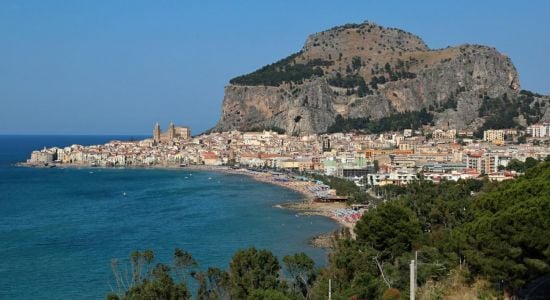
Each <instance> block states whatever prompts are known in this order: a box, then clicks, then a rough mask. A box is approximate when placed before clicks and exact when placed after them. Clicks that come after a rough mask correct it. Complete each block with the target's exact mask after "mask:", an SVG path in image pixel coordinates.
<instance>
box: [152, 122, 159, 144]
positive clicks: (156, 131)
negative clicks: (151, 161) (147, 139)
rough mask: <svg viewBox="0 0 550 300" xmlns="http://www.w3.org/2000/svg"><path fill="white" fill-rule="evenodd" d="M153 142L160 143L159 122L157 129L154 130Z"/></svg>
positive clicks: (156, 125)
mask: <svg viewBox="0 0 550 300" xmlns="http://www.w3.org/2000/svg"><path fill="white" fill-rule="evenodd" d="M153 141H154V142H155V144H158V143H160V125H159V123H158V122H157V124H155V128H154V129H153Z"/></svg>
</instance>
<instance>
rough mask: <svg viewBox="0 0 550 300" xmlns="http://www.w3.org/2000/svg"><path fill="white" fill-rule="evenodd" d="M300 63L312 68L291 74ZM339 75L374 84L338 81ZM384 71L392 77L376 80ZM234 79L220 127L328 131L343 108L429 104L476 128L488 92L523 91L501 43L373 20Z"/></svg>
mask: <svg viewBox="0 0 550 300" xmlns="http://www.w3.org/2000/svg"><path fill="white" fill-rule="evenodd" d="M298 67H299V68H298ZM292 68H295V69H292ZM316 69H317V71H315V70H316ZM318 69H321V70H322V72H321V73H322V74H323V75H321V76H318V74H317V73H318V72H320V70H318ZM266 70H267V71H266ZM295 70H300V72H301V70H306V71H304V73H303V74H304V76H303V77H296V76H295V75H292V76H294V77H289V76H290V75H291V73H292V72H294V71H295ZM269 72H271V73H269ZM285 72H286V73H285ZM308 72H309V73H308ZM266 74H267V75H266ZM300 74H302V73H300ZM312 74H313V75H312ZM338 74H339V75H338ZM298 76H299V75H298ZM337 76H340V78H344V79H346V80H352V79H354V80H356V81H357V82H359V81H363V80H364V82H365V83H366V85H367V87H366V88H365V87H363V89H364V90H363V92H361V91H359V86H360V85H359V84H354V85H353V86H352V87H351V88H350V87H349V86H344V85H345V84H341V83H340V84H339V83H335V80H334V78H337ZM381 77H383V80H382V81H385V82H383V83H382V82H379V83H374V84H371V83H372V82H373V80H374V81H380V80H379V79H380V78H381ZM273 78H277V79H280V78H282V79H280V80H279V81H277V80H275V81H274V80H272V79H273ZM285 78H288V80H286V79H285ZM267 79H269V80H267ZM231 82H232V84H230V85H228V86H227V87H226V88H225V96H224V100H223V108H222V116H221V119H220V120H219V122H218V124H217V125H216V127H215V128H214V130H215V131H227V130H233V129H237V130H242V131H246V130H261V129H270V128H281V129H284V130H285V131H286V133H287V134H294V135H305V134H311V133H322V132H325V131H326V130H327V128H328V127H329V126H330V125H331V124H332V123H333V122H334V120H335V118H336V116H337V115H342V116H343V117H344V118H350V117H353V118H358V117H369V118H370V119H371V120H376V119H380V118H382V117H387V116H390V115H392V114H394V113H397V112H406V111H418V110H421V109H424V108H425V109H427V110H428V111H430V112H432V113H433V114H434V116H435V123H436V124H438V125H441V126H450V127H453V128H456V129H475V128H477V127H479V126H480V125H482V124H483V120H480V118H479V117H478V109H479V107H480V105H481V102H482V99H483V97H500V96H502V95H503V94H507V95H508V97H509V98H515V97H516V96H517V95H518V93H519V91H520V84H519V79H518V74H517V72H516V69H515V67H514V65H513V64H512V61H511V60H510V58H508V57H506V56H505V55H503V54H501V53H499V52H498V51H497V50H496V49H494V48H491V47H487V46H480V45H461V46H458V47H448V48H445V49H438V50H431V49H429V48H428V46H427V45H426V44H425V43H424V42H423V41H422V40H421V39H420V38H419V37H417V36H415V35H413V34H411V33H407V32H405V31H403V30H400V29H394V28H384V27H381V26H378V25H376V24H374V23H369V22H366V23H362V24H358V25H356V24H352V25H344V26H340V27H335V28H332V29H330V30H327V31H323V32H320V33H316V34H313V35H311V36H310V37H308V38H307V40H306V42H305V45H304V47H303V48H302V50H301V51H300V52H298V53H296V54H294V55H291V56H290V57H288V58H286V59H284V60H282V61H280V62H277V63H275V64H272V65H270V66H266V67H264V68H262V69H260V70H258V71H256V72H253V73H251V74H248V75H244V76H241V77H237V78H234V79H232V81H231ZM251 83H252V84H251ZM365 91H366V92H365ZM541 101H542V100H541ZM545 109H546V113H545V117H546V118H548V117H549V116H550V112H549V111H548V106H547V107H545Z"/></svg>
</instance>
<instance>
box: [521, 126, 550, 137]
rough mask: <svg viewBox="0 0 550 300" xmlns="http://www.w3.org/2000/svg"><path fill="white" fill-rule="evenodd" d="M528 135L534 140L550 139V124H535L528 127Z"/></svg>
mask: <svg viewBox="0 0 550 300" xmlns="http://www.w3.org/2000/svg"><path fill="white" fill-rule="evenodd" d="M527 134H528V135H530V136H532V137H534V138H545V137H550V123H544V124H533V125H531V126H529V127H527Z"/></svg>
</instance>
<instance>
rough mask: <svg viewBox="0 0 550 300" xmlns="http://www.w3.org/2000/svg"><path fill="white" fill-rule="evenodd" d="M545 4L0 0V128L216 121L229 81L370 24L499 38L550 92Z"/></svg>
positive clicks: (97, 128)
mask: <svg viewBox="0 0 550 300" xmlns="http://www.w3.org/2000/svg"><path fill="white" fill-rule="evenodd" d="M549 13H550V4H549V3H545V2H544V1H530V2H529V3H518V2H516V1H484V2H482V3H478V2H476V1H462V2H460V3H454V2H453V3H451V2H447V3H441V2H440V1H423V2H421V3H409V2H405V1H392V2H391V3H379V2H376V1H345V2H342V3H339V5H338V6H337V7H335V6H334V2H328V1H303V2H300V3H294V2H292V1H277V2H273V3H263V2H262V3H256V2H244V1H238V2H233V3H231V4H229V3H207V4H205V3H202V2H199V1H196V2H192V3H183V2H177V1H162V2H154V3H153V2H147V1H131V2H123V1H119V2H109V3H107V2H87V3H84V2H79V3H73V2H71V3H66V2H62V1H26V2H20V1H12V0H7V1H3V2H2V3H1V4H0V38H2V41H3V47H1V48H0V69H1V70H3V72H0V99H1V101H2V104H3V105H2V109H1V110H0V134H150V133H151V131H152V128H153V125H154V123H155V122H157V121H158V122H160V123H161V126H162V127H163V129H165V128H166V127H167V126H168V123H169V122H170V121H173V122H175V123H176V124H178V125H186V126H190V127H191V128H192V131H193V134H197V133H199V132H202V131H204V130H206V129H208V128H211V127H213V126H214V125H215V124H216V122H217V120H218V117H219V115H220V110H221V103H222V100H223V88H224V86H225V85H227V84H228V82H229V79H231V78H233V77H235V76H238V75H241V74H245V73H248V72H251V71H254V70H256V69H258V68H259V67H261V66H263V65H266V64H269V63H272V62H275V61H277V60H279V59H281V58H284V57H286V56H288V55H289V54H291V53H294V52H297V51H298V50H299V49H300V48H301V47H302V45H303V43H304V42H305V40H306V38H307V36H308V35H310V34H312V33H315V32H319V31H323V30H326V29H328V28H331V27H333V26H338V25H343V24H346V23H360V22H363V21H365V20H369V21H373V22H375V23H378V24H379V25H382V26H385V27H396V28H400V29H403V30H405V31H408V32H411V33H413V34H415V35H418V36H420V37H421V38H422V39H423V40H424V41H425V42H426V43H427V44H428V46H429V47H430V48H444V47H447V46H454V45H459V44H464V43H470V44H483V45H489V46H493V47H496V48H497V49H498V50H499V51H500V52H502V53H504V54H506V55H508V56H509V57H510V58H511V59H512V61H513V62H514V64H515V66H516V68H517V70H518V72H519V75H520V82H521V85H522V88H523V89H527V90H531V91H534V92H538V93H542V94H550V84H549V83H548V78H550V61H549V59H548V58H547V53H550V41H549V40H548V39H545V38H544V37H546V36H548V32H547V30H548V28H550V20H549V19H548V18H547V16H548V15H549Z"/></svg>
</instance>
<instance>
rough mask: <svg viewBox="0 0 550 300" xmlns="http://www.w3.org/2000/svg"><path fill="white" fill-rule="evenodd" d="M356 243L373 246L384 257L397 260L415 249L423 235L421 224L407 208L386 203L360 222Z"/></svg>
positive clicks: (364, 216)
mask: <svg viewBox="0 0 550 300" xmlns="http://www.w3.org/2000/svg"><path fill="white" fill-rule="evenodd" d="M355 233H356V234H357V240H358V241H360V242H362V243H365V244H368V245H371V247H372V248H373V249H375V250H376V251H378V252H380V253H381V257H382V258H387V257H390V256H393V257H398V256H400V255H401V254H403V253H404V252H409V251H411V249H412V244H413V241H414V240H415V239H417V238H418V236H419V235H420V233H421V227H420V222H419V221H418V218H417V217H416V215H415V214H414V213H413V212H412V211H411V210H410V209H409V208H407V207H405V206H403V205H401V204H399V203H395V202H387V203H385V204H382V205H380V206H378V207H377V208H376V209H375V210H372V211H369V212H368V213H366V214H364V215H363V217H362V218H361V219H360V220H359V222H357V225H356V227H355Z"/></svg>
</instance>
